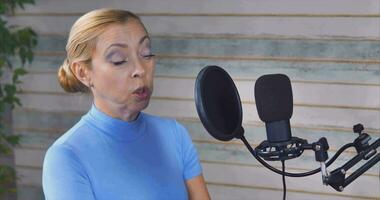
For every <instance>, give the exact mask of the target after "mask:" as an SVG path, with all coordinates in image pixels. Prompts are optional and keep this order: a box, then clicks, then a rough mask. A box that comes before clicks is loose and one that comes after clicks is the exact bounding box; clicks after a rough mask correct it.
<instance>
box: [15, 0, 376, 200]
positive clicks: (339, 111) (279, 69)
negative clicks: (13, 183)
mask: <svg viewBox="0 0 380 200" xmlns="http://www.w3.org/2000/svg"><path fill="white" fill-rule="evenodd" d="M101 7H114V8H123V9H127V10H131V11H133V12H135V13H137V14H139V15H140V16H141V17H142V20H143V22H144V23H145V25H146V26H147V28H148V30H149V32H150V34H151V35H152V38H153V49H154V51H155V53H156V54H157V55H158V61H157V73H156V78H155V91H154V95H153V98H152V101H151V104H150V106H149V107H148V109H147V110H146V112H149V113H153V114H156V115H161V116H165V117H173V118H176V119H178V120H179V121H180V122H181V123H183V124H184V125H185V126H186V127H187V128H188V130H189V131H190V133H191V136H192V139H193V142H194V143H195V144H196V146H197V149H198V152H199V154H200V158H201V160H202V167H203V170H204V176H205V178H206V181H207V184H208V188H209V191H210V193H211V196H212V198H213V199H221V200H229V199H281V198H282V184H281V177H280V176H279V175H276V174H274V173H272V172H270V171H269V170H267V169H266V168H264V167H262V166H261V165H259V163H258V162H257V161H256V160H254V158H253V157H251V156H250V154H249V152H248V150H246V149H245V147H244V146H243V144H242V142H240V141H232V142H228V143H222V142H218V141H216V140H215V139H213V138H211V137H210V136H209V135H208V134H207V133H206V131H205V130H204V128H203V127H202V125H201V123H200V121H199V119H198V117H197V114H196V110H195V104H194V97H193V92H194V82H195V77H196V75H197V74H198V72H199V71H200V70H201V69H202V68H203V67H204V66H206V65H219V66H221V67H223V68H225V69H226V70H227V71H228V72H229V73H230V74H231V75H232V77H233V79H234V81H235V83H236V84H237V87H238V89H239V92H240V96H241V98H242V101H243V112H244V124H243V126H244V127H245V129H246V137H247V138H248V139H249V140H250V142H251V143H252V145H257V144H258V143H260V142H261V141H262V140H264V139H265V128H264V125H263V123H261V122H260V120H259V118H258V116H257V114H256V113H257V112H256V110H255V105H254V96H253V88H254V82H255V80H256V79H257V78H258V77H259V76H260V75H263V74H267V73H285V74H287V75H288V76H289V77H290V78H291V80H292V85H293V94H294V103H295V106H294V113H293V118H292V121H291V123H292V131H293V135H294V136H298V137H302V138H306V139H308V140H309V141H310V142H312V141H316V140H317V139H318V138H320V137H327V139H328V141H329V144H330V149H331V151H330V152H329V155H330V157H331V156H332V155H333V154H334V152H336V151H337V149H338V148H339V147H340V146H342V145H343V144H345V143H348V142H352V141H353V139H354V138H355V135H354V134H353V133H352V125H354V124H356V123H359V122H360V123H363V124H364V125H365V127H367V132H368V133H370V134H371V135H372V136H373V137H374V138H375V139H376V138H379V136H380V0H361V1H357V0H320V1H315V0H286V1H284V0H234V1H232V0H230V1H228V0H218V1H217V0H192V1H186V0H161V1H154V0H129V1H122V0H114V1H106V0H93V1H90V0H82V1H77V0H65V1H59V0H50V1H49V0H39V1H38V0H37V3H36V5H35V6H28V7H27V9H26V10H24V11H18V12H17V13H16V15H15V16H13V17H11V18H10V20H11V22H12V23H15V24H19V25H23V26H25V25H28V26H31V27H32V28H33V29H34V30H36V31H37V33H38V34H39V36H40V40H39V46H38V47H37V49H36V58H35V61H34V62H33V64H32V65H31V66H28V69H29V71H30V73H29V74H28V75H27V76H25V78H24V83H23V86H22V88H23V93H22V94H21V98H22V103H23V107H22V108H18V109H16V110H15V111H14V113H13V118H14V119H13V121H14V125H13V126H14V131H15V132H16V133H18V134H23V135H24V139H23V143H22V145H21V146H20V147H19V148H17V149H16V158H15V160H16V165H17V171H18V175H19V176H20V179H19V181H18V186H19V193H18V194H19V199H42V198H43V196H42V195H43V194H42V191H41V170H42V169H41V166H42V162H43V157H44V154H45V151H46V149H47V148H48V147H49V145H50V144H51V143H52V142H53V141H54V140H55V139H56V138H58V137H59V136H60V135H61V134H62V133H64V132H65V131H66V130H67V129H68V128H70V127H71V126H72V125H73V124H74V123H75V122H76V121H77V120H78V119H79V117H80V116H81V115H82V114H83V113H85V112H86V111H87V110H88V108H89V105H90V98H89V96H86V95H70V94H66V93H64V92H63V91H62V89H61V88H60V87H59V85H58V83H57V79H56V71H57V69H58V67H59V65H60V64H61V62H62V61H63V58H64V46H65V42H66V38H67V35H68V32H69V30H70V27H71V25H72V24H73V22H74V21H75V20H76V19H77V18H78V17H79V16H81V15H82V14H83V13H85V12H87V11H90V10H92V9H95V8H101ZM354 155H355V154H354V150H352V149H351V150H350V151H349V152H347V153H345V154H344V155H343V156H342V158H340V159H338V161H337V164H335V165H333V166H332V167H331V168H330V169H331V170H332V169H335V168H336V167H338V166H340V165H342V164H343V163H344V162H346V161H347V160H348V159H350V158H351V157H352V156H354ZM272 164H273V165H275V166H277V167H279V166H280V164H279V163H276V162H274V163H272ZM316 167H318V163H316V162H315V161H314V156H313V153H312V152H309V153H304V155H303V156H302V157H301V158H298V159H295V160H291V161H289V162H287V168H288V169H289V170H291V171H295V172H301V171H306V170H310V169H313V168H316ZM379 167H380V165H379V164H377V165H376V166H375V167H373V168H372V169H371V170H369V171H368V172H367V173H365V174H364V175H362V176H361V177H360V178H358V179H357V180H356V181H355V182H354V183H352V184H351V185H350V186H348V187H347V188H346V189H345V191H344V192H342V193H339V192H336V191H335V190H333V189H331V188H330V187H326V186H323V185H322V183H321V177H320V175H319V174H318V175H314V176H311V177H307V178H287V186H288V198H287V199H289V200H301V199H326V200H327V199H334V200H335V199H337V200H348V199H355V200H356V199H380V182H379V181H380V179H379Z"/></svg>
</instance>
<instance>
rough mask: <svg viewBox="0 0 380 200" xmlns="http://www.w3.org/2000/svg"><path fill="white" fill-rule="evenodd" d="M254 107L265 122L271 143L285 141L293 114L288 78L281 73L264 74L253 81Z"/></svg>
mask: <svg viewBox="0 0 380 200" xmlns="http://www.w3.org/2000/svg"><path fill="white" fill-rule="evenodd" d="M255 100H256V108H257V112H258V114H259V117H260V119H261V120H262V121H263V122H265V126H266V131H267V138H268V141H269V142H271V143H276V142H286V141H289V140H290V139H291V137H292V133H291V130H290V123H289V120H290V118H291V117H292V114H293V95H292V87H291V84H290V79H289V78H288V77H287V76H286V75H283V74H271V75H264V76H261V77H260V78H259V79H257V81H256V83H255Z"/></svg>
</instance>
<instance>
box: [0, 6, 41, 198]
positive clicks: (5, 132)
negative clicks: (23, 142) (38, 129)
mask: <svg viewBox="0 0 380 200" xmlns="http://www.w3.org/2000/svg"><path fill="white" fill-rule="evenodd" d="M26 4H34V0H0V157H6V156H11V155H12V152H13V147H15V146H16V145H18V144H19V143H20V139H21V136H19V135H15V134H11V127H10V124H9V123H7V122H6V121H5V112H10V111H12V109H14V108H15V107H16V106H21V102H20V99H19V98H18V97H17V95H18V93H19V92H20V83H21V81H20V77H21V76H23V75H25V74H26V73H27V71H26V70H25V68H24V65H25V64H26V63H31V62H32V60H33V48H34V47H35V46H36V45H37V35H36V33H35V32H34V31H33V30H32V29H31V28H28V27H19V26H15V25H10V24H9V23H8V22H7V19H8V18H9V17H10V16H12V15H14V13H15V10H16V9H24V5H26ZM15 181H16V173H15V169H14V167H13V166H11V165H9V163H1V160H0V199H2V196H6V195H7V194H10V193H14V192H16V188H15V187H14V185H15V184H14V183H15Z"/></svg>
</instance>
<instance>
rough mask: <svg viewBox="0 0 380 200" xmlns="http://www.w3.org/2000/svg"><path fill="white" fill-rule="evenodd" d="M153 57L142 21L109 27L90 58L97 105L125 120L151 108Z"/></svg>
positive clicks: (99, 38)
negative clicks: (149, 106)
mask: <svg viewBox="0 0 380 200" xmlns="http://www.w3.org/2000/svg"><path fill="white" fill-rule="evenodd" d="M153 56H154V55H153V54H152V52H151V47H150V39H149V37H148V34H147V33H146V32H145V29H144V28H143V26H142V25H141V24H140V22H138V21H136V20H130V21H128V22H127V23H126V24H113V25H110V26H108V27H107V29H106V31H105V32H103V33H102V34H101V35H100V36H99V37H98V38H97V42H96V48H95V51H94V53H93V55H92V59H91V70H90V72H89V76H90V77H89V78H90V80H91V82H92V84H93V87H91V90H92V93H93V95H94V102H95V105H96V106H97V107H101V109H102V111H106V113H107V112H108V113H109V114H111V116H112V115H114V116H116V117H118V118H122V119H125V120H131V119H133V118H134V116H137V114H138V113H139V112H140V111H141V110H143V109H144V108H146V107H147V106H148V104H149V99H150V96H151V94H152V91H153V75H154V67H155V62H154V57H153ZM118 115H121V116H118Z"/></svg>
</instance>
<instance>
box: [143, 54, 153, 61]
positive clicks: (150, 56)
mask: <svg viewBox="0 0 380 200" xmlns="http://www.w3.org/2000/svg"><path fill="white" fill-rule="evenodd" d="M154 56H155V55H154V54H148V55H143V58H144V59H146V60H149V59H151V58H153V57H154Z"/></svg>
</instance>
